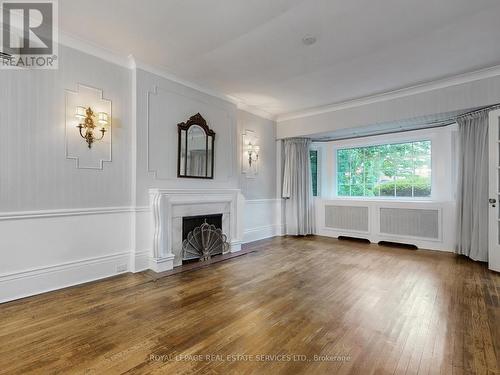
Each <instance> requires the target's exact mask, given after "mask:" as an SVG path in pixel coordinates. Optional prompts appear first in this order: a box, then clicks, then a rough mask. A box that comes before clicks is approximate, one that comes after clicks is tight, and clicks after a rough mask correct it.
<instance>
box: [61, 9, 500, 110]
mask: <svg viewBox="0 0 500 375" xmlns="http://www.w3.org/2000/svg"><path fill="white" fill-rule="evenodd" d="M59 11H60V17H59V24H60V27H61V29H62V30H63V31H65V32H67V33H70V34H72V35H74V36H76V37H78V38H81V39H84V40H86V41H88V42H91V43H93V44H96V45H99V46H102V47H103V48H106V49H108V50H111V51H114V52H115V53H118V54H120V55H124V56H127V55H129V54H133V55H134V56H135V57H136V58H137V59H138V60H140V61H142V62H144V63H146V64H149V65H153V66H156V67H160V68H164V69H165V70H167V71H168V72H170V73H172V74H174V75H176V76H178V77H179V78H181V79H183V80H187V81H190V82H193V83H195V84H197V85H200V86H203V87H205V88H207V89H210V90H215V91H218V92H220V93H223V94H225V95H229V96H233V97H236V98H238V99H239V100H241V101H243V102H244V103H246V104H247V105H250V106H256V107H258V108H259V109H262V110H264V111H267V112H268V113H271V114H273V115H278V114H285V113H289V112H294V111H298V110H302V109H306V108H311V107H316V106H320V105H325V104H330V103H337V102H343V101H346V100H350V99H355V98H360V97H364V96H368V95H373V94H376V93H381V92H386V91H391V90H395V89H399V88H403V87H408V86H413V85H415V84H419V83H422V82H427V81H431V80H435V79H439V78H444V77H449V76H452V75H456V74H460V73H465V72H469V71H474V70H478V69H481V68H485V67H490V66H494V65H498V64H500V48H499V47H498V46H499V45H498V41H499V40H500V1H498V0H432V1H430V0H427V1H422V0H404V1H401V0H381V1H373V0H148V1H139V0H60V2H59ZM305 35H313V36H315V37H316V38H317V42H316V44H314V45H312V46H305V45H303V44H302V41H301V40H302V38H303V37H304V36H305Z"/></svg>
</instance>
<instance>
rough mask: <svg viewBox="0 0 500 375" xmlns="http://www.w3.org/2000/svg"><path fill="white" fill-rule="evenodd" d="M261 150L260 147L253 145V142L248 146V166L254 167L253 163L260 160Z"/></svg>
mask: <svg viewBox="0 0 500 375" xmlns="http://www.w3.org/2000/svg"><path fill="white" fill-rule="evenodd" d="M259 150H260V147H259V146H257V145H254V144H252V142H248V145H247V150H246V151H247V154H248V165H249V166H252V163H253V162H256V161H257V160H259Z"/></svg>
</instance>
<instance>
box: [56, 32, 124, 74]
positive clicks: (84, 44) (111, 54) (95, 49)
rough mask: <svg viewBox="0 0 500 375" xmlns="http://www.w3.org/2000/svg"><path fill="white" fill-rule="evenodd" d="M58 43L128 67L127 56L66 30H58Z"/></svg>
mask: <svg viewBox="0 0 500 375" xmlns="http://www.w3.org/2000/svg"><path fill="white" fill-rule="evenodd" d="M59 44H61V45H63V46H66V47H69V48H73V49H76V50H78V51H80V52H84V53H86V54H88V55H91V56H94V57H97V58H100V59H101V60H105V61H107V62H110V63H112V64H115V65H119V66H121V67H124V68H130V61H129V58H128V56H125V55H121V54H119V53H117V52H115V51H111V50H109V49H106V48H103V47H101V46H99V45H97V44H94V43H92V42H89V41H87V40H84V39H82V38H80V37H77V36H75V35H73V34H70V33H68V32H66V31H63V30H59Z"/></svg>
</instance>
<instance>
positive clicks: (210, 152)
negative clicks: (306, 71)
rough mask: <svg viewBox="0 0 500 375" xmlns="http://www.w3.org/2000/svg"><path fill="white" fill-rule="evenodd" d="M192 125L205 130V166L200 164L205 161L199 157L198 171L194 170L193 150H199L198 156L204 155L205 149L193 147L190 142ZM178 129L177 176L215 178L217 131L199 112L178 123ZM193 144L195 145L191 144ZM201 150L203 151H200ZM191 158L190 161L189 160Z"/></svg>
mask: <svg viewBox="0 0 500 375" xmlns="http://www.w3.org/2000/svg"><path fill="white" fill-rule="evenodd" d="M192 126H197V127H199V128H201V129H202V130H203V131H204V132H205V148H204V151H205V153H204V156H205V159H204V166H203V164H202V165H200V163H199V161H200V160H201V161H202V163H203V159H200V158H198V159H199V160H197V161H198V164H197V165H196V167H197V168H198V169H200V170H199V172H198V173H194V172H193V169H194V167H193V165H194V163H192V162H193V159H194V156H195V155H194V154H193V155H190V154H191V153H192V152H194V151H196V152H198V156H203V149H192V148H190V143H189V137H188V136H189V129H190V128H191V127H192ZM177 130H178V149H177V150H178V152H177V177H182V178H203V179H213V178H214V146H215V132H214V131H213V130H212V129H210V128H209V127H208V125H207V122H206V121H205V119H204V118H203V117H202V116H201V115H200V114H199V113H197V114H196V115H194V116H191V117H190V118H189V120H188V121H186V122H181V123H180V124H177ZM191 146H193V145H191ZM200 151H201V152H200ZM188 160H189V161H188ZM188 163H189V164H188Z"/></svg>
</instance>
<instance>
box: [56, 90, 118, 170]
mask: <svg viewBox="0 0 500 375" xmlns="http://www.w3.org/2000/svg"><path fill="white" fill-rule="evenodd" d="M65 93H66V109H65V113H66V114H65V119H66V133H65V134H66V136H65V141H66V158H67V159H74V160H75V161H76V167H77V168H79V169H103V163H104V162H111V160H112V146H111V145H112V138H113V137H112V133H113V125H112V118H113V114H112V108H111V107H112V105H111V100H108V99H105V98H104V97H103V91H102V90H101V89H97V88H93V87H90V86H85V85H82V84H80V83H78V84H77V89H76V91H72V90H66V92H65ZM77 106H83V107H91V108H92V110H93V111H94V113H98V112H106V113H108V114H109V121H110V126H109V127H108V131H107V132H106V135H105V136H104V138H103V139H102V140H101V141H98V142H95V143H94V144H92V148H88V145H87V144H86V143H85V140H84V139H82V137H81V136H80V134H79V132H78V129H77V125H78V121H77V119H76V117H75V110H76V107H77ZM96 131H97V130H96Z"/></svg>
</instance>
